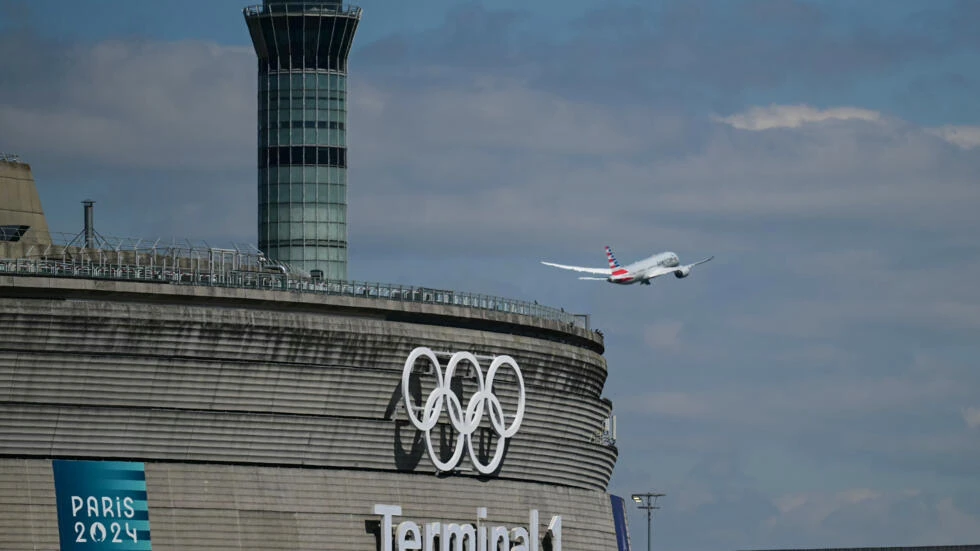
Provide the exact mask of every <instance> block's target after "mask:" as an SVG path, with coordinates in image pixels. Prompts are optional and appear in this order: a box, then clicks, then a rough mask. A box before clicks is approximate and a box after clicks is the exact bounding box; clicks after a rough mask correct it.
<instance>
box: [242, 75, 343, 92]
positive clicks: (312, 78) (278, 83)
mask: <svg viewBox="0 0 980 551" xmlns="http://www.w3.org/2000/svg"><path fill="white" fill-rule="evenodd" d="M269 90H272V91H277V90H278V91H289V90H336V91H340V92H343V91H345V90H347V77H346V76H345V75H338V74H329V73H271V74H268V75H261V76H260V77H259V91H260V92H267V91H269Z"/></svg>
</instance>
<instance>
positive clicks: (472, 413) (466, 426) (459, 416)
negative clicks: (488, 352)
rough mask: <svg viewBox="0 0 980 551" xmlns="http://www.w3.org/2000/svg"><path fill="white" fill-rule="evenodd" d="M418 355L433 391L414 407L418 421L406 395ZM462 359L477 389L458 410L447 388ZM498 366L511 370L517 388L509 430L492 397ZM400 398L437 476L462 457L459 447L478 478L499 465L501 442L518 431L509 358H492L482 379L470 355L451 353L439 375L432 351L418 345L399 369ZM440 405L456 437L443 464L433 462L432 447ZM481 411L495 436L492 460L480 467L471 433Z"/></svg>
mask: <svg viewBox="0 0 980 551" xmlns="http://www.w3.org/2000/svg"><path fill="white" fill-rule="evenodd" d="M422 357H424V358H426V359H428V360H429V363H431V364H432V368H433V370H434V371H435V376H436V388H435V389H433V390H432V392H430V393H429V395H428V396H427V397H426V399H425V402H424V405H423V406H422V407H421V408H418V409H421V410H422V417H421V419H420V418H419V416H418V415H416V413H415V410H416V407H415V406H414V403H413V402H412V397H411V394H410V392H409V383H410V382H411V375H412V371H413V370H414V368H415V362H416V360H418V359H419V358H422ZM464 361H465V362H469V363H471V364H473V367H474V368H475V369H476V374H477V377H476V379H477V384H478V385H479V388H478V390H477V391H476V392H475V393H474V394H473V396H470V400H469V402H467V404H466V407H465V408H463V404H462V402H460V399H459V396H457V395H456V393H455V392H453V390H452V387H451V385H452V380H453V375H454V374H455V373H456V368H457V366H458V365H459V363H460V362H464ZM504 366H506V367H510V368H512V369H513V370H514V373H515V374H516V375H517V385H518V387H519V390H520V395H519V397H518V400H517V413H516V414H515V415H514V420H513V421H512V422H511V424H510V426H506V423H507V415H506V414H505V413H504V410H503V406H502V405H501V404H500V399H499V398H497V396H496V395H495V394H494V393H493V382H494V378H495V377H496V375H497V370H498V369H500V368H501V367H504ZM402 399H403V401H404V402H405V412H406V413H407V414H408V420H409V421H410V422H411V423H412V425H413V426H414V427H415V428H416V429H418V430H420V431H422V432H424V433H425V445H426V448H428V450H429V459H430V460H431V461H432V464H433V465H435V466H436V468H437V469H439V470H440V471H443V472H445V471H451V470H453V469H455V468H456V467H457V466H458V465H459V462H460V460H461V459H462V457H463V445H464V444H465V445H466V448H469V456H470V461H471V462H472V463H473V466H474V467H476V470H477V471H479V472H480V473H482V474H491V473H493V472H494V471H496V470H497V469H498V468H499V467H500V463H501V461H503V455H504V449H505V446H506V441H507V439H508V438H511V437H513V436H514V435H515V434H517V431H518V429H520V428H521V423H522V422H523V421H524V409H525V394H524V376H523V375H521V369H520V367H519V366H518V365H517V362H516V361H515V360H514V358H512V357H510V356H497V357H495V358H494V359H493V361H492V362H491V363H490V368H489V370H488V371H487V375H486V379H484V377H483V369H482V368H481V367H480V362H479V361H478V360H477V358H476V356H475V355H473V354H472V353H470V352H456V353H455V354H453V355H452V357H451V358H450V359H449V363H448V364H447V365H446V373H445V375H443V373H442V367H441V366H440V365H439V360H438V358H437V357H436V353H435V352H433V351H432V350H431V349H429V348H426V347H424V346H420V347H417V348H415V349H414V350H412V352H411V353H410V354H409V355H408V359H406V360H405V367H404V369H403V370H402ZM443 404H445V406H446V411H447V413H448V416H449V424H450V425H451V426H452V427H453V429H454V430H455V431H456V432H457V433H458V438H457V439H456V446H455V449H454V450H453V455H452V457H450V458H449V460H448V461H445V462H444V461H441V460H440V459H439V457H438V455H437V454H436V452H435V449H434V447H433V445H432V429H433V428H435V426H436V425H437V424H438V422H439V417H440V416H441V415H442V409H443ZM484 413H486V414H487V417H489V418H490V424H491V426H492V427H493V430H494V431H495V432H496V433H497V435H498V437H499V438H498V439H497V446H496V449H495V450H494V453H493V457H492V458H491V459H490V462H489V463H487V464H486V465H484V464H483V463H481V462H480V460H479V458H478V457H477V456H476V450H474V448H473V435H474V434H475V433H476V431H477V429H479V427H480V423H481V422H482V421H483V414H484Z"/></svg>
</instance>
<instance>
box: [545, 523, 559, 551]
mask: <svg viewBox="0 0 980 551" xmlns="http://www.w3.org/2000/svg"><path fill="white" fill-rule="evenodd" d="M548 533H549V534H551V548H552V549H554V550H555V551H561V515H555V516H553V517H551V522H549V523H548Z"/></svg>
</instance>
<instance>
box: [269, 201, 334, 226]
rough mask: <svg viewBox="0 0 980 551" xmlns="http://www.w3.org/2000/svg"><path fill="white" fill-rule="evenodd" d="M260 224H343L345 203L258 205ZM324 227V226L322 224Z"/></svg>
mask: <svg viewBox="0 0 980 551" xmlns="http://www.w3.org/2000/svg"><path fill="white" fill-rule="evenodd" d="M259 222H260V223H261V224H277V223H290V224H297V223H306V224H319V225H321V226H323V224H328V223H334V224H345V223H347V205H344V204H312V205H311V204H297V203H290V204H285V205H259ZM324 227H325V226H324Z"/></svg>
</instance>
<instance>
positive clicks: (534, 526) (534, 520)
mask: <svg viewBox="0 0 980 551" xmlns="http://www.w3.org/2000/svg"><path fill="white" fill-rule="evenodd" d="M527 527H528V528H529V529H530V532H531V533H530V534H529V535H528V537H529V539H530V540H531V550H530V551H538V510H537V509H531V518H530V519H528V523H527ZM559 551H560V550H559Z"/></svg>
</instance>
